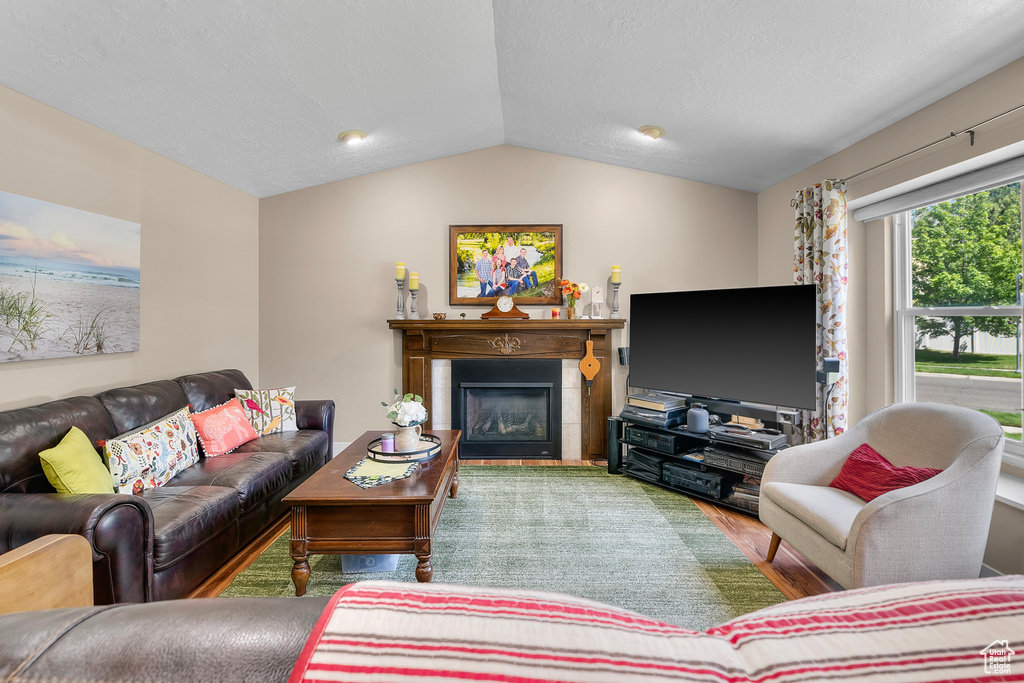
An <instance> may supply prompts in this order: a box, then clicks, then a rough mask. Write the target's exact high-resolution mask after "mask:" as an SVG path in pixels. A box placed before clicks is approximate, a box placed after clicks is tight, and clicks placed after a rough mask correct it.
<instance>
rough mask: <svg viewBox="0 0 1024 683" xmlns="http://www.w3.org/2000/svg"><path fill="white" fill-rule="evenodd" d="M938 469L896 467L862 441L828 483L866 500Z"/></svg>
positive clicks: (919, 479) (915, 482)
mask: <svg viewBox="0 0 1024 683" xmlns="http://www.w3.org/2000/svg"><path fill="white" fill-rule="evenodd" d="M941 471H942V470H936V469H932V468H931V467H910V466H909V465H908V466H906V467H896V466H895V465H893V464H892V463H891V462H889V461H888V460H886V459H885V458H883V457H882V456H881V455H880V454H879V453H878V451H876V450H875V449H874V448H872V447H871V446H869V445H867V444H866V443H864V444H861V445H860V446H858V447H857V449H856V450H855V451H854V452H853V453H850V457H849V458H847V459H846V462H845V463H843V469H841V470H840V471H839V476H838V477H836V478H835V479H833V480H832V483H831V484H829V486H831V487H832V488H836V489H841V490H843V491H849V492H850V493H852V494H853V495H855V496H858V497H859V498H863V499H864V500H866V501H871V500H874V499H875V498H878V497H879V496H880V495H882V494H883V493H888V492H889V491H895V490H896V489H901V488H904V487H906V486H912V485H914V484H919V483H921V482H922V481H926V480H928V479H931V478H932V477H934V476H935V475H936V474H938V473H939V472H941Z"/></svg>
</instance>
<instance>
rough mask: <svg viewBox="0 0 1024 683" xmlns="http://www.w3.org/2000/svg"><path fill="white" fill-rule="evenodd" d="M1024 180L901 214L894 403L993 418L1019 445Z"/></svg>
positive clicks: (1015, 455)
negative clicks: (960, 409)
mask: <svg viewBox="0 0 1024 683" xmlns="http://www.w3.org/2000/svg"><path fill="white" fill-rule="evenodd" d="M1021 234H1022V230H1021V195H1020V183H1012V184H1009V185H1002V186H1000V187H996V188H992V189H988V190H984V191H981V192H975V193H973V194H967V195H964V196H961V197H957V198H955V199H951V200H949V201H944V202H940V203H938V204H932V205H929V206H925V207H922V208H919V209H914V210H912V211H904V212H902V213H898V214H895V215H894V216H893V236H894V240H895V244H894V252H893V254H894V264H895V282H894V290H895V295H896V306H895V310H896V318H895V322H894V328H895V338H896V339H895V342H896V400H897V401H933V402H936V403H947V404H952V405H960V406H964V407H968V408H973V409H975V410H980V411H982V412H985V413H987V414H989V415H992V416H993V417H995V418H996V419H997V420H998V421H999V422H1000V424H1002V425H1003V430H1004V432H1005V433H1006V437H1007V441H1006V443H1007V446H1006V450H1005V453H1006V456H1007V458H1008V459H1010V460H1017V459H1019V462H1024V448H1022V447H1021V407H1022V393H1021V391H1022V383H1021V370H1022V367H1021V361H1022V357H1021V353H1022V344H1024V339H1022V337H1021V310H1022V309H1021Z"/></svg>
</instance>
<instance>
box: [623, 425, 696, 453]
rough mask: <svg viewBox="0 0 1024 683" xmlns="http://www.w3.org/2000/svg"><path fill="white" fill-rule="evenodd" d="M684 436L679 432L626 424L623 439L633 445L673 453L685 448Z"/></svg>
mask: <svg viewBox="0 0 1024 683" xmlns="http://www.w3.org/2000/svg"><path fill="white" fill-rule="evenodd" d="M685 440H686V437H684V436H681V435H679V434H666V433H665V432H656V431H653V430H650V429H644V428H643V427H637V426H634V425H626V429H625V434H624V438H623V441H625V442H626V443H628V444H632V445H634V446H643V447H644V448H650V449H652V450H655V451H659V452H661V453H668V454H669V455H675V454H676V453H679V452H681V451H684V450H686V445H685Z"/></svg>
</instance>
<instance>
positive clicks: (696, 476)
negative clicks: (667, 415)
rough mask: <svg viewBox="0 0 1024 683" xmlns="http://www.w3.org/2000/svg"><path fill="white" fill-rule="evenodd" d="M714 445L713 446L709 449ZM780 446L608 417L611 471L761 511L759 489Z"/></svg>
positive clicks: (748, 510) (734, 506)
mask: <svg viewBox="0 0 1024 683" xmlns="http://www.w3.org/2000/svg"><path fill="white" fill-rule="evenodd" d="M709 447H710V450H705V449H708V448H709ZM776 452H777V451H774V450H771V451H763V450H761V449H758V448H752V447H746V446H742V445H739V444H734V443H729V444H725V443H723V442H721V441H719V440H716V439H712V438H710V437H708V436H707V435H706V434H694V433H691V432H687V431H686V430H685V429H683V428H682V427H659V426H657V425H654V424H651V423H649V422H644V421H642V420H638V419H634V418H625V417H610V418H608V471H609V472H610V473H612V474H626V475H629V476H631V477H633V478H635V479H639V480H641V481H646V482H648V483H651V484H656V485H658V486H661V487H663V488H667V489H670V490H673V491H676V492H679V493H683V494H685V495H687V496H692V497H694V498H700V499H702V500H707V501H710V502H712V503H717V504H718V505H722V506H724V507H728V508H732V509H734V510H739V511H741V512H745V513H747V514H750V515H754V516H756V515H757V500H756V497H757V494H756V488H755V487H754V486H753V484H751V483H749V482H744V477H748V478H749V477H753V478H756V480H757V481H758V482H759V481H760V478H761V472H762V471H763V469H764V465H765V464H767V462H768V460H769V459H770V458H771V456H772V455H773V454H774V453H776Z"/></svg>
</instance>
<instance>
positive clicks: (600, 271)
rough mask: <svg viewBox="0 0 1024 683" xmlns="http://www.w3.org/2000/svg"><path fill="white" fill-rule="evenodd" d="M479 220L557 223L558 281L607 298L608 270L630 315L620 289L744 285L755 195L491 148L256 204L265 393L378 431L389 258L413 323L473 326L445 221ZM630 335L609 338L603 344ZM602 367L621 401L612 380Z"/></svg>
mask: <svg viewBox="0 0 1024 683" xmlns="http://www.w3.org/2000/svg"><path fill="white" fill-rule="evenodd" d="M478 223H491V224H495V223H506V224H514V223H561V224H562V225H563V226H564V228H563V269H564V272H565V274H566V276H567V277H570V278H571V279H574V280H576V281H580V280H582V281H584V282H587V283H588V284H590V285H591V286H593V285H600V286H603V287H604V288H605V289H606V291H608V290H609V288H608V285H607V280H608V275H609V272H610V270H611V266H612V265H613V264H618V265H621V266H622V278H623V286H622V289H621V290H620V293H619V294H620V296H619V300H620V303H621V304H622V309H623V312H624V314H625V315H626V316H627V317H628V314H629V311H628V306H629V294H630V293H631V292H643V291H656V290H673V289H700V288H713V287H740V286H752V285H755V284H756V283H757V250H756V228H755V226H756V203H755V196H754V195H753V194H750V193H746V192H740V191H737V190H729V189H725V188H721V187H716V186H713V185H705V184H702V183H696V182H692V181H687V180H680V179H678V178H670V177H667V176H662V175H656V174H652V173H644V172H641V171H634V170H630V169H625V168H621V167H617V166H610V165H606V164H600V163H596V162H591V161H583V160H580V159H574V158H570V157H564V156H559V155H555V154H547V153H543V152H537V151H533V150H528V149H523V148H519V147H512V146H507V145H502V146H498V147H492V148H489V149H484V150H479V151H476V152H470V153H467V154H460V155H457V156H452V157H448V158H444V159H438V160H435V161H429V162H424V163H420V164H414V165H411V166H406V167H403V168H398V169H393V170H390V171H384V172H381V173H375V174H372V175H367V176H361V177H358V178H352V179H350V180H343V181H340V182H336V183H330V184H327V185H321V186H319V187H313V188H308V189H305V190H298V191H296V192H289V193H287V194H282V195H278V196H276V197H270V198H266V199H263V200H261V201H260V377H261V379H262V383H263V385H264V386H268V387H269V386H271V385H274V386H277V385H282V384H292V383H294V384H296V385H297V386H298V389H297V391H296V394H297V395H298V396H299V397H300V398H333V399H334V400H335V401H337V403H338V420H337V425H336V429H337V434H338V436H337V438H338V440H339V441H349V440H351V439H353V438H354V437H355V436H357V435H358V434H360V433H362V432H363V431H364V430H366V429H381V428H384V427H386V426H387V422H386V421H385V419H384V416H383V413H382V412H381V407H380V401H382V400H385V399H388V398H390V396H391V391H392V387H400V386H401V367H400V360H401V354H400V346H399V340H398V333H396V332H392V331H391V330H389V329H388V327H387V323H386V320H387V319H388V318H390V317H394V312H395V299H396V297H397V291H396V287H395V281H394V268H395V262H396V261H405V262H406V264H407V265H408V267H409V268H410V270H413V271H417V272H419V273H420V282H421V287H422V293H421V294H420V297H419V310H420V317H429V316H430V314H431V313H433V312H439V311H447V312H448V316H449V318H452V317H457V316H458V314H459V313H461V312H466V313H467V315H468V316H469V317H474V318H476V317H479V315H480V314H481V313H483V312H484V311H485V310H486V309H483V308H480V307H465V308H459V309H452V308H450V307H449V306H448V226H449V225H452V224H455V225H457V224H478ZM609 295H610V292H609ZM608 299H609V303H610V296H609V297H608ZM526 310H528V312H529V313H530V314H531V315H532V316H533V317H534V318H538V317H546V316H549V315H550V307H529V308H527V309H526ZM667 313H671V312H667ZM606 315H607V311H606ZM627 338H628V329H627V331H626V333H625V334H623V333H620V332H616V333H615V337H614V340H613V343H614V344H616V345H622V344H624V343H627V342H626V339H627ZM615 371H616V374H615V384H614V387H613V392H614V395H615V396H616V399H617V404H618V403H621V401H622V392H623V388H624V381H625V372H624V371H623V369H622V368H620V367H618V366H616V368H615Z"/></svg>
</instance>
